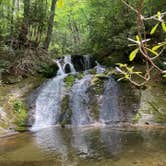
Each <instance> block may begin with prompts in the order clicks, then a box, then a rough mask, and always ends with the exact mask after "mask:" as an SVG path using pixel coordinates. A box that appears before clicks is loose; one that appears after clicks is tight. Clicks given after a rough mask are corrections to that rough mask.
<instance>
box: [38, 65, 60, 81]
mask: <svg viewBox="0 0 166 166" xmlns="http://www.w3.org/2000/svg"><path fill="white" fill-rule="evenodd" d="M57 70H58V67H57V66H56V65H55V64H52V65H49V64H47V63H43V64H41V65H40V67H39V69H38V73H40V74H42V75H43V76H44V77H46V78H51V77H53V76H55V75H56V73H57Z"/></svg>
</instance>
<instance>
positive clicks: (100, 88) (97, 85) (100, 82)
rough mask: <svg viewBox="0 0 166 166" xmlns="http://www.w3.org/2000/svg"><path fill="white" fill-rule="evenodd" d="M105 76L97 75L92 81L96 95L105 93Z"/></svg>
mask: <svg viewBox="0 0 166 166" xmlns="http://www.w3.org/2000/svg"><path fill="white" fill-rule="evenodd" d="M103 78H104V79H105V75H99V74H97V75H95V76H94V77H93V79H92V81H91V86H92V88H93V90H94V91H95V94H96V95H101V94H103V92H104V79H103Z"/></svg>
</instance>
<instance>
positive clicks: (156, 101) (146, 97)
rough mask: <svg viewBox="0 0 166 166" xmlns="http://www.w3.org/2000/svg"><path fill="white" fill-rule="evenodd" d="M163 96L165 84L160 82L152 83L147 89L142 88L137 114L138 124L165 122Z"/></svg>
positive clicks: (165, 112)
mask: <svg viewBox="0 0 166 166" xmlns="http://www.w3.org/2000/svg"><path fill="white" fill-rule="evenodd" d="M165 96H166V86H165V85H164V84H162V83H158V84H156V83H155V84H154V83H152V84H151V85H150V86H148V87H147V89H145V90H142V92H141V100H140V109H139V114H138V123H139V124H152V125H153V124H157V123H158V124H163V123H166V97H165Z"/></svg>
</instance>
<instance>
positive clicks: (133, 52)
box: [129, 48, 139, 61]
mask: <svg viewBox="0 0 166 166" xmlns="http://www.w3.org/2000/svg"><path fill="white" fill-rule="evenodd" d="M138 51H139V48H136V49H135V50H134V51H132V52H131V53H130V56H129V59H130V61H133V60H134V58H135V57H136V54H137V52H138Z"/></svg>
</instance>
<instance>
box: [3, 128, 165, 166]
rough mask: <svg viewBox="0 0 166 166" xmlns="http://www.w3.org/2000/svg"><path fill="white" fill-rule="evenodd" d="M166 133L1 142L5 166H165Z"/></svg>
mask: <svg viewBox="0 0 166 166" xmlns="http://www.w3.org/2000/svg"><path fill="white" fill-rule="evenodd" d="M165 140H166V130H165V129H148V128H145V129H134V128H116V129H115V128H111V127H101V128H85V127H83V128H65V129H62V128H59V127H51V128H46V129H42V130H39V131H37V132H34V133H23V134H19V135H16V136H12V137H9V138H5V139H0V147H1V148H0V165H1V166H39V165H40V166H103V165H104V166H165V164H166V144H165Z"/></svg>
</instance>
